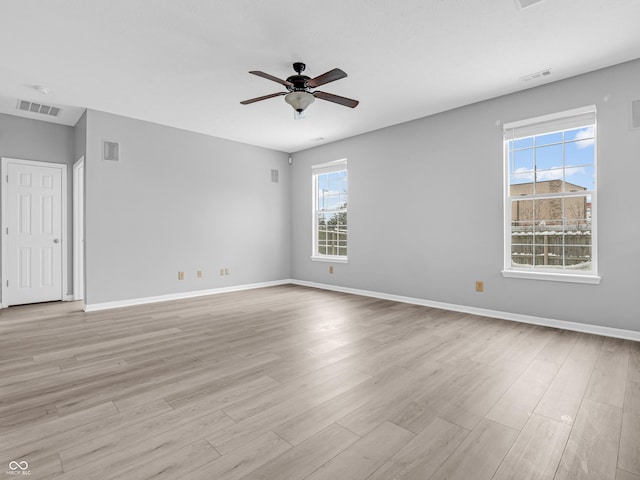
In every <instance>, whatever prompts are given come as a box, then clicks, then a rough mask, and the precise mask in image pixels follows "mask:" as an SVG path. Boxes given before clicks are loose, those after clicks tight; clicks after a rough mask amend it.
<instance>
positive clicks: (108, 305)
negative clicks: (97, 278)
mask: <svg viewBox="0 0 640 480" xmlns="http://www.w3.org/2000/svg"><path fill="white" fill-rule="evenodd" d="M292 283H293V281H292V280H291V279H285V280H275V281H271V282H261V283H250V284H246V285H234V286H231V287H221V288H212V289H208V290H196V291H192V292H180V293H171V294H168V295H158V296H155V297H144V298H132V299H129V300H117V301H114V302H104V303H91V304H85V306H84V308H83V310H84V311H85V312H97V311H99V310H110V309H112V308H121V307H133V306H136V305H145V304H147V303H157V302H168V301H170V300H182V299H185V298H195V297H203V296H205V295H218V294H220V293H229V292H239V291H242V290H252V289H255V288H264V287H274V286H277V285H289V284H292Z"/></svg>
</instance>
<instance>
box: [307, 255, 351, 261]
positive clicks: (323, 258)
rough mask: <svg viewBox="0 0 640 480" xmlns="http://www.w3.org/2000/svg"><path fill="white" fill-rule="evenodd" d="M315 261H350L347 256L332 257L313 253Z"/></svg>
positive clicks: (312, 258)
mask: <svg viewBox="0 0 640 480" xmlns="http://www.w3.org/2000/svg"><path fill="white" fill-rule="evenodd" d="M311 261H313V262H329V263H348V261H347V257H337V256H335V257H332V256H329V255H312V256H311Z"/></svg>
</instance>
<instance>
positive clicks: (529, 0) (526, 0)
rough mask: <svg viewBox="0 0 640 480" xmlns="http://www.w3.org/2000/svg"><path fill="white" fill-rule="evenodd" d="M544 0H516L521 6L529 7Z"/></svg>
mask: <svg viewBox="0 0 640 480" xmlns="http://www.w3.org/2000/svg"><path fill="white" fill-rule="evenodd" d="M541 1H542V0H516V3H517V4H518V6H519V7H520V8H527V7H530V6H531V5H535V4H536V3H540V2H541Z"/></svg>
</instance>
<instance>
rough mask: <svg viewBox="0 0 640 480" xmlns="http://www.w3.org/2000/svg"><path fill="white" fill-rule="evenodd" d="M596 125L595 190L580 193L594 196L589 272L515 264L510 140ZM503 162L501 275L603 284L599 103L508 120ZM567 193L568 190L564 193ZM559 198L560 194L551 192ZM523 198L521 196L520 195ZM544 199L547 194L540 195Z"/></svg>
mask: <svg viewBox="0 0 640 480" xmlns="http://www.w3.org/2000/svg"><path fill="white" fill-rule="evenodd" d="M591 125H593V128H594V138H595V148H594V159H593V168H594V190H587V191H584V192H580V193H581V194H585V193H586V194H588V195H590V196H591V265H592V269H591V270H590V271H585V272H580V271H566V270H564V271H562V270H558V269H555V268H540V267H530V268H517V267H514V266H513V265H512V255H511V240H512V232H511V224H512V218H511V215H512V205H511V201H512V197H510V196H509V192H510V188H509V187H510V179H509V173H510V172H509V146H508V142H509V140H511V139H515V138H525V137H528V136H534V135H543V134H548V133H554V132H558V131H563V130H569V129H574V128H579V127H583V126H591ZM503 128H504V146H503V148H504V163H503V168H504V171H503V177H504V179H503V185H504V202H503V204H504V269H503V270H502V275H503V276H504V277H509V278H523V279H529V280H550V281H558V282H573V283H589V284H598V283H600V279H601V277H600V276H599V274H598V242H597V237H598V223H597V218H598V215H597V203H598V202H597V190H598V183H597V178H598V176H597V155H598V153H597V152H598V148H597V147H598V138H597V137H598V135H597V122H596V106H595V105H589V106H586V107H582V108H576V109H573V110H567V111H564V112H558V113H553V114H550V115H544V116H540V117H535V118H530V119H526V120H520V121H516V122H510V123H505V124H504V126H503ZM565 193H568V192H565ZM551 196H553V197H557V196H558V195H557V194H554V195H551ZM570 196H571V195H570V194H569V195H562V197H565V198H567V197H570ZM519 198H521V197H519ZM538 198H544V195H540V196H538Z"/></svg>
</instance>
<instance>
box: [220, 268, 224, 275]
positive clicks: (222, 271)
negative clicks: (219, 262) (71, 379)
mask: <svg viewBox="0 0 640 480" xmlns="http://www.w3.org/2000/svg"><path fill="white" fill-rule="evenodd" d="M223 275H224V268H221V269H220V276H223Z"/></svg>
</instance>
